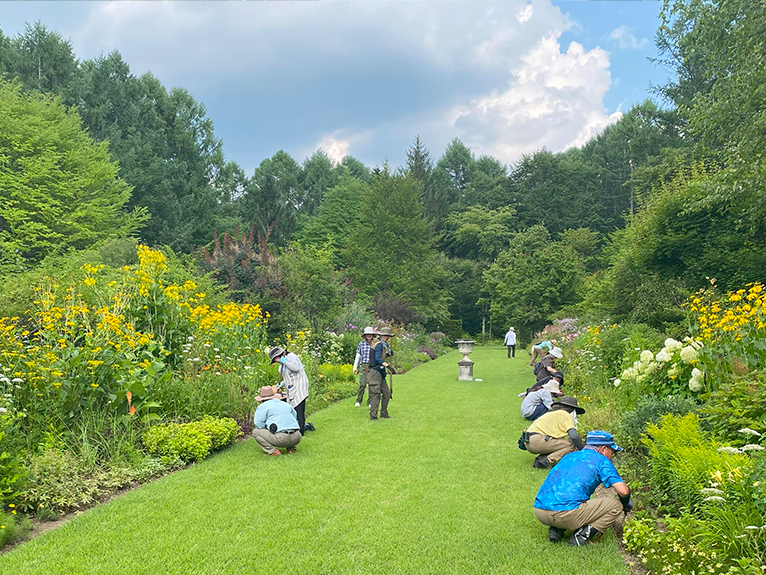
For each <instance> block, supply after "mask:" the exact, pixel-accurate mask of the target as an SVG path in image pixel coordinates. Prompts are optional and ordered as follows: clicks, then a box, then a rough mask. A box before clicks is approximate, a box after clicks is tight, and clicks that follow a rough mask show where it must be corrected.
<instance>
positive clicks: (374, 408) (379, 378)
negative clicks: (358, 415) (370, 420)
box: [367, 369, 391, 417]
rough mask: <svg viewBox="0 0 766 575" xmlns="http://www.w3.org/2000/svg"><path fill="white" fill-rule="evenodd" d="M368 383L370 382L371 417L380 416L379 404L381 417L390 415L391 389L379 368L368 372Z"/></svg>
mask: <svg viewBox="0 0 766 575" xmlns="http://www.w3.org/2000/svg"><path fill="white" fill-rule="evenodd" d="M367 383H369V384H370V417H378V405H380V415H381V417H384V416H386V415H388V402H389V401H390V399H391V390H390V389H388V383H386V378H385V376H384V375H383V374H382V373H380V372H379V371H378V370H377V369H371V370H370V371H368V372H367Z"/></svg>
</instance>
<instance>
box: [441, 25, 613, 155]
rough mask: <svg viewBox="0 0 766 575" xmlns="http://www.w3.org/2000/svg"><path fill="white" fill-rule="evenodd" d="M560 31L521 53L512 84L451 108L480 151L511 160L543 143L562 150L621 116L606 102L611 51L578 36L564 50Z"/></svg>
mask: <svg viewBox="0 0 766 575" xmlns="http://www.w3.org/2000/svg"><path fill="white" fill-rule="evenodd" d="M559 37H560V33H551V34H549V35H548V36H546V37H544V38H543V39H541V40H540V41H539V42H538V43H537V45H535V46H534V47H533V48H532V49H531V50H530V51H529V52H528V53H527V54H526V55H525V56H524V57H523V58H522V65H521V66H520V67H519V68H516V69H514V70H512V76H513V79H512V80H511V83H510V86H509V87H508V89H506V90H505V91H503V92H497V91H493V92H492V93H491V94H489V95H487V96H483V97H480V98H476V99H474V100H472V101H471V102H470V103H469V104H463V105H458V106H456V107H454V108H453V109H452V110H451V111H450V114H449V118H448V120H449V121H450V122H451V123H452V124H453V125H454V126H455V128H456V130H457V131H458V132H459V135H460V137H461V138H462V139H463V141H464V142H465V143H466V144H467V145H468V146H470V147H471V148H472V149H473V150H474V151H475V152H477V153H479V154H491V155H493V156H495V157H497V158H498V159H500V160H502V161H504V162H506V163H510V162H514V161H517V160H518V159H519V158H520V156H521V155H522V154H525V153H530V152H533V151H536V150H539V149H541V148H543V147H546V148H548V149H549V150H551V151H554V152H555V151H561V150H564V149H566V148H569V147H571V146H580V145H583V144H584V143H586V142H587V141H588V140H589V139H590V138H592V137H593V136H595V135H596V134H597V133H598V132H599V131H601V130H603V129H604V127H606V126H607V125H609V124H611V123H613V122H616V121H617V120H619V119H620V117H622V114H621V113H620V112H619V111H617V112H614V113H612V114H607V113H606V112H605V111H604V108H603V98H604V95H605V94H606V91H607V90H608V89H609V86H610V73H609V57H608V55H607V53H606V52H605V51H604V50H602V49H601V48H594V49H592V50H589V51H586V50H585V49H584V48H583V46H582V45H581V44H579V43H577V42H572V43H571V44H570V45H569V48H568V49H567V51H566V52H565V53H562V52H561V46H560V44H559V42H558V38H559Z"/></svg>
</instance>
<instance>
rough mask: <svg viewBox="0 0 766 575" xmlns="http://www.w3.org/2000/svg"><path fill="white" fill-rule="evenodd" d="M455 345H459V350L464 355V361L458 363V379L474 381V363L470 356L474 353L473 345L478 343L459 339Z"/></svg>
mask: <svg viewBox="0 0 766 575" xmlns="http://www.w3.org/2000/svg"><path fill="white" fill-rule="evenodd" d="M455 343H456V344H457V350H458V351H459V352H460V353H462V354H463V359H461V360H460V361H458V362H457V365H458V377H457V378H458V380H459V381H473V362H472V361H471V359H470V358H469V357H468V355H469V354H470V353H471V352H472V351H473V344H475V343H476V341H474V340H471V339H459V340H457V341H456V342H455Z"/></svg>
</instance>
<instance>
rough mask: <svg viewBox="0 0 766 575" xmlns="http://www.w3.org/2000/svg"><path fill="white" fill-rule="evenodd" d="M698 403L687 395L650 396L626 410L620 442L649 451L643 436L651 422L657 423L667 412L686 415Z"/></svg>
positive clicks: (619, 427)
mask: <svg viewBox="0 0 766 575" xmlns="http://www.w3.org/2000/svg"><path fill="white" fill-rule="evenodd" d="M697 407H698V406H697V403H696V402H695V401H694V400H692V399H689V398H686V397H663V398H656V397H648V398H646V399H644V400H643V401H641V402H640V403H639V404H638V405H637V406H636V407H635V409H631V410H630V411H627V412H624V413H623V414H622V415H621V416H620V418H619V424H618V434H619V439H620V444H621V445H623V444H624V446H625V447H629V448H631V449H634V450H639V451H642V452H643V453H647V449H646V445H645V444H644V443H643V442H642V440H641V438H642V436H643V435H644V433H645V432H646V427H647V425H649V424H657V423H659V421H660V417H661V416H663V415H667V414H673V415H685V414H687V413H690V412H693V411H695V410H696V409H697Z"/></svg>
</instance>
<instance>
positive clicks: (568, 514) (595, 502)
mask: <svg viewBox="0 0 766 575" xmlns="http://www.w3.org/2000/svg"><path fill="white" fill-rule="evenodd" d="M534 511H535V517H537V520H538V521H539V522H540V523H542V524H543V525H548V526H550V527H559V528H560V529H569V530H572V531H574V530H575V529H579V528H580V527H582V526H583V525H593V527H595V528H596V529H598V530H599V531H600V532H601V533H603V532H604V531H606V530H607V529H608V528H609V526H610V525H611V524H612V523H614V522H615V521H616V520H617V518H618V517H619V516H620V513H622V503H620V500H619V499H616V498H615V497H595V498H593V499H589V500H588V501H586V502H585V503H580V506H579V507H578V508H577V509H570V510H569V511H548V510H546V509H537V508H535V510H534Z"/></svg>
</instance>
